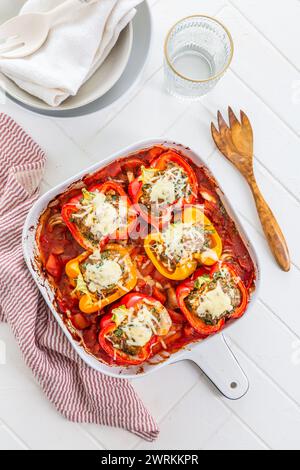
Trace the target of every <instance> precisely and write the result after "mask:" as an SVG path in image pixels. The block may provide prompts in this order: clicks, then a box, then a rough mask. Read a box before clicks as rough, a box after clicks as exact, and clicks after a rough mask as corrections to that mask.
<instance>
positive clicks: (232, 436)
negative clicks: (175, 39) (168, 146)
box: [0, 0, 300, 449]
mask: <svg viewBox="0 0 300 470" xmlns="http://www.w3.org/2000/svg"><path fill="white" fill-rule="evenodd" d="M150 3H151V4H152V11H153V16H154V28H155V31H154V45H153V50H152V55H151V58H150V61H149V63H148V66H147V69H146V71H145V73H144V76H143V78H142V80H141V82H140V84H139V86H138V87H137V88H136V89H135V90H134V91H133V92H132V93H131V95H129V96H126V97H124V99H123V101H122V102H119V103H118V104H117V105H115V106H113V107H112V108H110V109H109V110H106V111H103V112H100V113H98V114H95V115H92V116H89V117H83V118H78V119H72V120H62V119H55V120H54V119H53V120H51V119H48V118H43V117H39V116H38V115H34V114H31V113H29V112H27V111H25V110H23V109H22V108H20V107H18V106H17V105H15V104H13V103H12V102H9V101H8V102H6V103H3V104H2V105H1V106H0V109H1V110H2V111H4V112H6V113H8V114H10V115H11V116H12V117H14V118H15V119H16V120H17V121H18V122H19V123H20V124H21V125H22V126H23V127H24V128H25V129H26V130H27V131H28V132H29V133H30V134H31V135H32V136H33V137H34V138H35V139H36V141H37V142H38V143H39V144H40V145H41V146H42V147H43V148H44V149H45V150H46V152H47V155H48V163H47V169H46V174H45V179H44V181H43V191H45V190H47V189H48V188H50V187H51V186H53V185H55V184H57V183H59V182H61V181H62V180H64V179H65V178H66V177H69V176H71V175H73V174H75V173H76V172H78V171H79V170H81V169H84V168H85V167H87V166H88V165H90V164H91V163H92V162H96V161H99V160H101V159H103V158H105V157H106V156H108V155H109V154H110V153H111V152H113V151H115V150H118V149H119V148H121V147H123V146H125V145H128V144H130V143H132V142H134V141H136V140H139V139H143V138H147V137H152V136H168V137H171V138H173V139H174V140H176V141H180V142H182V143H184V144H186V145H191V146H192V147H194V148H195V149H196V150H198V151H199V153H200V154H201V155H202V157H203V158H204V159H205V160H206V161H207V163H208V164H209V166H210V167H211V169H212V170H213V172H214V173H215V175H216V177H217V178H218V179H219V181H220V183H221V185H223V187H224V189H225V191H227V195H228V196H229V198H230V199H231V202H232V204H233V206H234V207H235V208H236V209H237V210H238V212H239V214H240V216H241V218H242V220H243V222H244V224H245V228H246V230H247V231H248V234H249V236H250V238H251V240H252V242H253V243H254V244H255V246H256V249H257V251H258V254H259V257H260V260H261V265H262V290H261V294H260V299H259V301H258V303H257V305H256V308H255V309H254V311H253V312H252V314H251V315H249V316H247V317H246V318H245V319H244V320H243V321H241V322H237V323H236V324H235V326H234V327H233V329H232V330H230V332H229V333H228V339H229V341H230V343H231V344H232V348H233V350H234V352H235V354H236V355H237V357H238V359H239V361H240V363H241V364H242V366H243V367H244V369H245V371H246V373H247V375H248V377H249V379H250V383H251V387H250V391H249V393H248V394H247V395H246V396H245V397H244V398H243V399H241V400H240V401H237V402H230V401H228V400H226V399H225V398H223V397H221V396H220V395H219V393H218V392H217V391H216V390H215V389H214V387H213V386H212V385H211V384H210V383H209V382H208V380H207V379H206V378H205V377H204V376H203V375H201V373H200V371H199V369H198V368H197V367H195V366H193V365H192V364H190V363H180V364H178V365H174V366H170V367H168V368H166V369H163V370H162V371H161V372H158V373H157V374H156V375H153V376H151V377H149V378H146V379H143V380H140V381H137V382H135V388H136V390H137V391H138V392H139V394H140V396H141V397H142V398H143V399H144V401H145V403H146V404H147V406H148V408H149V409H150V410H151V411H152V413H153V415H154V416H155V418H156V419H157V420H158V421H159V423H160V428H161V434H160V437H159V439H158V440H157V441H156V442H155V443H152V444H148V443H145V442H144V441H143V440H141V439H139V438H137V437H136V436H133V435H131V434H129V433H127V432H125V431H122V430H116V429H110V428H104V427H99V426H94V425H77V424H72V423H69V422H67V421H66V420H64V419H63V418H62V417H60V416H59V415H58V414H57V413H56V411H55V410H54V409H53V408H52V406H51V405H50V404H49V403H48V401H47V399H46V398H45V397H44V396H43V394H42V392H41V391H40V389H39V387H38V385H36V383H35V381H34V380H33V377H32V374H31V372H30V371H29V370H27V368H26V367H25V365H24V363H23V361H22V359H21V355H20V353H19V350H18V348H17V346H16V343H15V341H14V338H13V336H12V334H11V332H10V331H9V328H8V327H7V326H5V325H0V347H2V348H3V346H4V345H5V347H6V363H5V364H4V365H0V449H10V448H11V449H23V448H24V449H28V448H32V449H40V448H42V449H115V448H116V449H121V448H123V449H131V448H138V449H158V448H162V449H163V448H164V449H193V448H194V449H223V448H224V449H268V448H273V449H290V448H294V449H295V448H296V449H300V300H299V299H300V296H299V287H300V204H299V201H300V139H299V137H300V73H299V69H300V54H299V43H300V30H299V19H300V2H299V1H298V0H286V1H285V2H284V3H283V2H278V1H275V2H274V1H273V0H201V2H200V1H199V0H184V1H182V0H156V1H155V0H151V2H150ZM194 13H204V14H208V15H215V16H216V17H217V18H219V19H220V20H222V21H223V22H225V24H226V25H227V26H228V27H229V29H230V30H231V31H232V34H233V36H234V41H235V45H236V51H235V57H234V62H233V64H232V67H231V70H230V71H229V72H228V73H227V75H226V76H225V78H223V80H222V81H221V82H220V84H219V85H218V87H217V88H216V89H215V91H213V92H212V93H211V94H209V95H208V96H206V97H204V98H203V100H202V102H201V103H197V104H192V105H190V104H186V103H181V102H178V101H176V100H175V99H173V98H171V97H170V96H168V95H167V94H166V93H165V92H164V91H163V88H162V80H163V71H162V43H163V38H164V36H165V34H166V32H167V30H168V28H169V27H170V26H171V25H172V24H173V23H174V22H175V21H176V20H178V19H180V18H181V17H184V16H188V15H189V14H194ZM228 104H231V105H232V106H233V108H234V109H235V110H236V111H238V110H239V109H240V108H242V109H244V110H245V111H246V112H247V113H248V114H249V117H250V118H251V121H252V123H253V126H254V130H255V140H256V145H255V156H256V172H257V177H258V181H259V183H260V184H261V187H262V189H263V192H264V193H265V196H266V198H267V199H268V201H269V202H270V204H271V206H272V207H273V209H274V212H275V213H276V215H277V216H278V219H279V221H280V223H281V225H282V227H283V229H284V231H285V234H286V236H287V240H288V243H289V246H290V250H291V256H292V261H293V266H292V270H291V272H290V273H289V274H285V273H283V272H281V271H280V270H279V269H278V268H277V266H276V265H275V263H274V261H273V259H272V257H271V255H270V253H269V251H268V247H267V244H266V242H265V239H264V237H263V235H262V229H261V226H260V224H259V221H258V217H257V215H256V212H255V208H254V204H253V202H252V199H251V197H250V192H249V190H248V188H247V187H246V184H245V183H244V181H243V180H242V178H241V177H240V176H239V175H238V174H237V173H236V171H235V170H234V169H233V168H232V167H231V166H230V165H229V164H228V163H227V162H226V161H225V160H224V159H223V158H222V157H221V156H220V155H219V154H218V152H217V151H216V149H215V147H214V144H213V142H212V139H211V137H210V132H209V124H210V122H211V120H212V118H213V117H214V116H215V114H216V111H217V109H221V110H222V111H223V112H225V111H226V109H227V105H228Z"/></svg>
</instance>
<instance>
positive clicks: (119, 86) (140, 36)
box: [0, 0, 153, 118]
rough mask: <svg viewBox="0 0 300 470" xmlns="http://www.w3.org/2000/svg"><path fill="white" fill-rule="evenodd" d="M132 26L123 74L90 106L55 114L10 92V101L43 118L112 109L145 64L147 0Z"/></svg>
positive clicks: (148, 28)
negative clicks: (127, 58)
mask: <svg viewBox="0 0 300 470" xmlns="http://www.w3.org/2000/svg"><path fill="white" fill-rule="evenodd" d="M1 2H2V0H0V12H1V7H2V3H1ZM132 27H133V46H132V51H131V54H130V58H129V61H128V64H127V66H126V68H125V71H124V72H123V74H122V76H121V78H120V79H119V80H118V82H117V83H116V84H115V85H114V86H113V87H112V88H111V90H109V91H108V92H107V93H106V94H105V95H104V96H102V97H101V98H98V99H97V100H95V101H93V102H92V103H90V104H88V105H86V106H81V107H80V108H77V109H73V110H61V111H57V110H55V109H49V110H42V109H37V108H34V107H31V106H27V105H25V104H24V103H22V102H20V101H18V100H17V99H15V98H13V97H12V96H11V95H9V93H8V96H9V97H10V98H11V99H12V101H14V102H16V103H18V104H20V105H21V106H23V107H24V108H26V109H27V110H29V111H32V112H34V113H38V114H41V115H45V116H50V117H59V118H73V117H78V116H85V115H87V114H92V113H95V112H97V111H100V110H102V109H105V108H107V107H109V106H111V105H112V104H113V103H115V102H116V101H118V100H119V99H121V98H122V97H123V96H124V95H125V94H126V93H128V92H129V91H130V90H131V89H132V88H133V87H134V86H135V85H136V83H137V82H138V80H139V79H140V76H141V74H142V72H143V70H144V68H145V65H146V63H147V60H148V57H149V52H150V47H151V42H152V31H153V27H152V16H151V10H150V7H149V4H148V1H147V0H146V1H144V2H143V3H141V4H140V5H138V7H137V14H136V16H135V18H134V20H133V22H132Z"/></svg>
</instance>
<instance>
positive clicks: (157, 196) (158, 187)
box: [150, 180, 176, 204]
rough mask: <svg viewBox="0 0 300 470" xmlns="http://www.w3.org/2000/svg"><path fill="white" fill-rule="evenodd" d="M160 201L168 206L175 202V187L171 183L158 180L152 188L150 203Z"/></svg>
mask: <svg viewBox="0 0 300 470" xmlns="http://www.w3.org/2000/svg"><path fill="white" fill-rule="evenodd" d="M161 200H162V201H164V202H167V203H169V204H173V202H175V201H176V196H175V186H174V183H173V182H172V181H163V180H158V181H157V182H156V183H154V185H153V186H152V189H151V193H150V201H151V202H158V201H161Z"/></svg>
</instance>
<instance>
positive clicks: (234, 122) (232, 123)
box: [228, 106, 240, 128]
mask: <svg viewBox="0 0 300 470" xmlns="http://www.w3.org/2000/svg"><path fill="white" fill-rule="evenodd" d="M228 116H229V122H230V127H231V128H232V127H233V126H236V125H237V124H240V123H239V120H238V118H237V117H236V115H235V114H234V112H233V111H232V108H231V107H230V106H228Z"/></svg>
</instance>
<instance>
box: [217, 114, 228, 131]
mask: <svg viewBox="0 0 300 470" xmlns="http://www.w3.org/2000/svg"><path fill="white" fill-rule="evenodd" d="M218 123H219V129H220V132H222V131H224V130H226V129H228V126H227V123H226V121H225V119H224V118H223V116H222V114H221V111H218Z"/></svg>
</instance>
